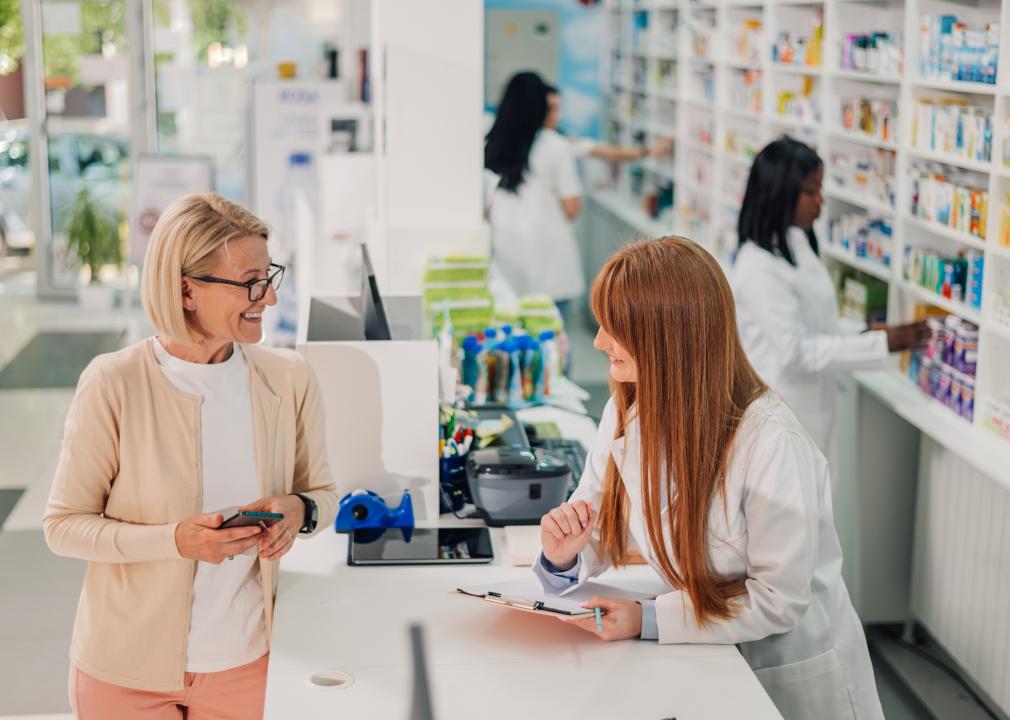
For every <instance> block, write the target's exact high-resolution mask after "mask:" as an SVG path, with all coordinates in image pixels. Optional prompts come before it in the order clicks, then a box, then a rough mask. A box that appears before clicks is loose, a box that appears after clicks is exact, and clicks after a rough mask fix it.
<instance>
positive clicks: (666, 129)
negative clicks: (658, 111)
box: [645, 122, 677, 138]
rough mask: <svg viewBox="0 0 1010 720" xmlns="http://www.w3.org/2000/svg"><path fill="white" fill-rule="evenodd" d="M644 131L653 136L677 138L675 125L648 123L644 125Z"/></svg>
mask: <svg viewBox="0 0 1010 720" xmlns="http://www.w3.org/2000/svg"><path fill="white" fill-rule="evenodd" d="M645 129H646V130H648V131H649V132H651V133H652V134H653V135H660V136H662V137H667V138H676V137H677V127H676V126H675V125H666V124H665V123H660V122H648V123H646V124H645Z"/></svg>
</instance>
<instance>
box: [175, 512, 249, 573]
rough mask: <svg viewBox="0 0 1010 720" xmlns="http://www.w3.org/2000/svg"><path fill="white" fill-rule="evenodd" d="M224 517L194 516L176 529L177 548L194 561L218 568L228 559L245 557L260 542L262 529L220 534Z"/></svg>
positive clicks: (222, 532)
mask: <svg viewBox="0 0 1010 720" xmlns="http://www.w3.org/2000/svg"><path fill="white" fill-rule="evenodd" d="M222 522H224V517H223V516H222V515H221V513H201V514H200V515H191V516H190V517H188V518H186V519H185V520H183V521H182V522H181V523H179V525H178V526H177V527H176V528H175V546H176V547H177V548H179V554H180V555H182V556H183V557H184V558H188V559H190V560H199V561H200V562H207V563H213V564H214V565H218V564H220V563H221V561H222V560H224V559H225V558H226V557H230V556H234V555H241V554H242V553H244V552H245V551H246V550H248V549H249V548H251V547H252V546H254V545H255V544H256V543H258V542H259V535H260V533H262V532H263V528H260V527H256V526H253V527H236V528H225V529H223V530H219V529H218V528H220V527H221V523H222Z"/></svg>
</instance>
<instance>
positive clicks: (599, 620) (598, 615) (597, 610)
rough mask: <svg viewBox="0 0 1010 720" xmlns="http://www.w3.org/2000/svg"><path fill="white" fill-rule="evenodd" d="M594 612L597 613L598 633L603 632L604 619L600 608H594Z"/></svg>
mask: <svg viewBox="0 0 1010 720" xmlns="http://www.w3.org/2000/svg"><path fill="white" fill-rule="evenodd" d="M593 612H594V613H596V632H598V633H601V632H603V618H602V617H601V615H600V609H599V608H593Z"/></svg>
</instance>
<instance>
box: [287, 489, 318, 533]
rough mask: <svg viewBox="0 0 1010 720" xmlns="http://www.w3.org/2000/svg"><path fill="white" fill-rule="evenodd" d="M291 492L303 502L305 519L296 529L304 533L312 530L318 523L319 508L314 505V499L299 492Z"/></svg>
mask: <svg viewBox="0 0 1010 720" xmlns="http://www.w3.org/2000/svg"><path fill="white" fill-rule="evenodd" d="M293 494H294V495H295V496H296V497H298V498H300V499H301V501H302V502H303V503H304V504H305V520H304V522H303V523H302V526H301V528H299V529H298V532H299V533H306V534H307V533H311V532H314V531H315V529H316V525H318V524H319V508H318V507H317V506H316V501H315V500H313V499H312V498H310V497H309V496H308V495H302V494H301V493H293Z"/></svg>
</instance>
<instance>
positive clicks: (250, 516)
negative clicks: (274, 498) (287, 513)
mask: <svg viewBox="0 0 1010 720" xmlns="http://www.w3.org/2000/svg"><path fill="white" fill-rule="evenodd" d="M283 519H284V513H268V512H252V511H249V510H247V511H245V512H240V513H235V514H234V515H232V516H231V517H230V518H228V519H227V520H225V521H224V522H223V523H221V527H220V528H219V529H224V528H236V527H252V526H255V525H258V526H260V527H261V528H263V529H264V530H266V529H267V528H268V527H270V526H271V525H275V524H277V523H279V522H280V521H281V520H283Z"/></svg>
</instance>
